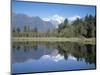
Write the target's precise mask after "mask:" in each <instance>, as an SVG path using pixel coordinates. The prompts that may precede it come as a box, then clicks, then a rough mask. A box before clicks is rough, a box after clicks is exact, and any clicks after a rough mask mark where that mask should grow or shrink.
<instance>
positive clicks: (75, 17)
mask: <svg viewBox="0 0 100 75" xmlns="http://www.w3.org/2000/svg"><path fill="white" fill-rule="evenodd" d="M77 18H81V17H80V16H78V15H76V16H73V17H69V18H68V19H69V21H74V20H76V19H77Z"/></svg>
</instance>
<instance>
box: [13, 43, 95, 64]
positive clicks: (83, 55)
mask: <svg viewBox="0 0 100 75" xmlns="http://www.w3.org/2000/svg"><path fill="white" fill-rule="evenodd" d="M55 49H56V50H58V52H59V54H61V55H63V56H64V59H65V60H68V55H69V54H71V55H72V56H74V57H75V58H77V61H81V60H82V59H84V60H85V62H86V63H87V64H95V65H96V45H90V44H81V43H70V42H60V43H59V42H13V43H12V62H13V63H15V62H24V61H26V60H28V59H35V60H38V59H40V58H41V57H42V56H43V55H49V54H51V53H52V52H53V51H54V50H55Z"/></svg>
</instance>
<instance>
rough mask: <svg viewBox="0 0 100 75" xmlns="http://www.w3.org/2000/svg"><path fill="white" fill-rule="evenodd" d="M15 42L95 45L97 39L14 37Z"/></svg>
mask: <svg viewBox="0 0 100 75" xmlns="http://www.w3.org/2000/svg"><path fill="white" fill-rule="evenodd" d="M12 41H13V42H26V41H33V42H79V43H86V44H95V38H64V37H59V38H57V37H13V38H12Z"/></svg>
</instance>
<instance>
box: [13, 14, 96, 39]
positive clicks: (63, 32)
mask: <svg viewBox="0 0 100 75" xmlns="http://www.w3.org/2000/svg"><path fill="white" fill-rule="evenodd" d="M12 36H13V37H85V38H91V37H96V16H92V15H87V16H85V17H83V18H77V19H76V20H74V21H73V22H69V21H68V19H67V18H66V19H65V20H64V22H63V23H61V24H59V26H58V28H57V29H54V30H48V31H47V32H38V29H37V28H30V27H29V26H25V27H24V28H23V30H21V28H19V27H13V29H12Z"/></svg>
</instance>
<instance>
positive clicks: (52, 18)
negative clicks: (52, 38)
mask: <svg viewBox="0 0 100 75" xmlns="http://www.w3.org/2000/svg"><path fill="white" fill-rule="evenodd" d="M64 19H65V18H64V17H62V16H59V15H57V14H55V15H53V16H49V17H48V18H43V20H44V21H50V22H51V23H52V24H53V25H55V27H56V28H58V24H60V23H62V22H63V21H64Z"/></svg>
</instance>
